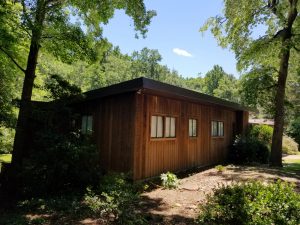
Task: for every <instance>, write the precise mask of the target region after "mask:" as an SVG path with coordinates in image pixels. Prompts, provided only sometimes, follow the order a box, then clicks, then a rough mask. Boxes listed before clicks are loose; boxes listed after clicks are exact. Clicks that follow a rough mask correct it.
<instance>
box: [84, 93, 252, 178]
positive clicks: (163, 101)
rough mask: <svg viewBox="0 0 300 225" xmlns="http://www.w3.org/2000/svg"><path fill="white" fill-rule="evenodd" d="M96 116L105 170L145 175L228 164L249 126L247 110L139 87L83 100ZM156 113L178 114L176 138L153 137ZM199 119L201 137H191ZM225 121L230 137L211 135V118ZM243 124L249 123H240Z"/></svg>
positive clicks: (174, 115) (141, 176) (102, 163)
mask: <svg viewBox="0 0 300 225" xmlns="http://www.w3.org/2000/svg"><path fill="white" fill-rule="evenodd" d="M79 111H80V113H81V114H82V115H84V114H86V115H88V114H92V115H93V129H94V134H93V136H94V138H95V141H96V143H97V147H98V149H99V151H100V162H101V165H102V167H103V168H104V169H106V170H113V171H122V172H129V171H132V172H133V179H135V180H138V179H143V178H147V177H152V176H156V175H159V174H161V173H162V172H166V171H173V172H175V171H179V170H183V169H187V168H192V167H196V166H206V165H211V164H215V163H218V162H222V161H224V160H225V159H226V156H227V147H228V146H229V145H230V144H231V142H232V139H233V135H234V133H235V132H237V131H238V130H239V129H240V128H241V127H244V126H246V116H247V115H246V114H245V112H241V113H240V114H238V113H237V112H235V111H233V110H230V109H225V108H222V107H216V106H210V105H205V104H200V103H193V102H189V101H187V100H179V99H173V98H171V97H162V96H158V95H156V94H155V95H154V94H149V93H144V92H143V91H138V92H137V93H128V94H122V95H115V96H110V97H106V98H102V99H98V100H93V101H90V102H86V103H84V104H82V103H81V104H80V108H79ZM152 115H162V116H172V117H175V118H176V138H163V139H160V138H159V139H158V138H157V139H153V138H150V131H151V127H150V121H151V116H152ZM189 118H192V119H196V120H197V137H189V135H188V120H189ZM212 120H216V121H223V122H224V137H211V121H212ZM239 122H242V123H243V125H241V126H239V127H238V126H237V123H239Z"/></svg>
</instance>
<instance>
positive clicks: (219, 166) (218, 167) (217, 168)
mask: <svg viewBox="0 0 300 225" xmlns="http://www.w3.org/2000/svg"><path fill="white" fill-rule="evenodd" d="M215 169H216V170H217V171H218V172H224V171H225V169H226V168H225V167H224V166H222V165H217V166H215Z"/></svg>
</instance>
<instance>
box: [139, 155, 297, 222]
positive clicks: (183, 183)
mask: <svg viewBox="0 0 300 225" xmlns="http://www.w3.org/2000/svg"><path fill="white" fill-rule="evenodd" d="M288 157H293V158H294V159H297V158H298V157H299V159H300V155H298V156H288ZM277 179H282V180H286V181H290V182H295V183H296V185H297V187H298V188H299V187H300V174H288V173H285V172H282V171H280V170H278V169H272V168H269V167H267V166H266V167H262V166H260V167H249V166H232V165H229V166H227V167H226V170H225V171H224V172H218V171H217V170H216V169H215V168H212V169H208V170H205V171H203V172H199V173H195V174H191V175H190V176H188V177H186V178H184V179H181V180H180V185H179V187H178V189H176V190H167V189H163V188H158V189H155V190H153V191H151V192H148V193H144V194H143V195H142V198H143V201H142V202H141V203H140V206H141V208H140V209H141V211H143V212H145V213H147V214H149V216H150V217H151V220H152V221H153V224H194V218H196V217H197V213H198V205H199V204H201V203H204V201H205V199H206V195H207V194H211V193H212V192H213V189H214V188H217V187H218V186H219V185H229V184H231V183H232V182H239V181H246V180H261V181H264V182H268V181H274V180H277Z"/></svg>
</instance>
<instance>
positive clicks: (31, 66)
mask: <svg viewBox="0 0 300 225" xmlns="http://www.w3.org/2000/svg"><path fill="white" fill-rule="evenodd" d="M38 53H39V46H38V43H36V42H35V41H33V40H32V41H31V45H30V51H29V55H28V60H27V69H26V71H25V78H24V83H23V90H22V95H21V102H20V110H19V116H18V121H17V127H16V135H15V140H14V148H13V154H12V165H13V166H17V165H18V166H20V165H21V164H22V158H23V154H24V149H25V148H26V145H25V143H26V139H27V137H26V136H27V135H26V134H27V129H28V117H29V115H30V113H31V107H30V101H31V96H32V89H33V83H34V78H35V69H36V64H37V58H38Z"/></svg>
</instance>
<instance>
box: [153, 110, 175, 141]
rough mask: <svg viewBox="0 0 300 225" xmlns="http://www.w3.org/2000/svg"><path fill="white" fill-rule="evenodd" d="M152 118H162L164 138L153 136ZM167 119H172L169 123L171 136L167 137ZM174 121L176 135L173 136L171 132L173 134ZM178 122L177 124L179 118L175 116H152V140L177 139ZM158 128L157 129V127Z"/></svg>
mask: <svg viewBox="0 0 300 225" xmlns="http://www.w3.org/2000/svg"><path fill="white" fill-rule="evenodd" d="M152 117H161V118H162V136H161V137H157V135H156V136H152ZM167 118H169V119H170V122H169V135H168V136H167V135H166V130H167V129H166V124H167V122H166V121H167ZM172 119H173V121H174V134H173V135H172V134H171V132H172ZM176 122H177V116H173V115H169V114H167V115H161V114H152V115H151V116H150V135H149V137H150V140H172V139H176V137H177V136H176V130H177V125H176ZM156 128H157V127H156Z"/></svg>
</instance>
